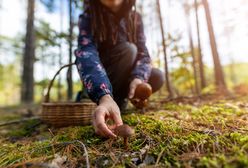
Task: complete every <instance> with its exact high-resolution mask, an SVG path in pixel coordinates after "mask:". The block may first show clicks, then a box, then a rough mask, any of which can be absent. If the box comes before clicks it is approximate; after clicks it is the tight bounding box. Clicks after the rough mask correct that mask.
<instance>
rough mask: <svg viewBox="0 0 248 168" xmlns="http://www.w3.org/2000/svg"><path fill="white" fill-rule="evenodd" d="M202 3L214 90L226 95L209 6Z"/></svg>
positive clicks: (204, 2)
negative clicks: (212, 66) (212, 64)
mask: <svg viewBox="0 0 248 168" xmlns="http://www.w3.org/2000/svg"><path fill="white" fill-rule="evenodd" d="M202 2H203V6H204V9H205V14H206V20H207V26H208V32H209V39H210V45H211V49H212V56H213V60H214V73H215V84H216V88H217V89H218V90H217V91H218V92H220V93H223V94H226V93H227V92H228V90H227V87H226V82H225V78H224V74H223V70H222V66H221V63H220V58H219V54H218V50H217V44H216V40H215V34H214V29H213V23H212V18H211V13H210V9H209V4H208V1H207V0H202Z"/></svg>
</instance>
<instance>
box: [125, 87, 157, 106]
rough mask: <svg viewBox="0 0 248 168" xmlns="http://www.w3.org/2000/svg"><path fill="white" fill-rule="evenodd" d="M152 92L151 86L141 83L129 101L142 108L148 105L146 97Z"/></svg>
mask: <svg viewBox="0 0 248 168" xmlns="http://www.w3.org/2000/svg"><path fill="white" fill-rule="evenodd" d="M151 94H152V87H151V85H150V84H148V83H141V84H139V85H138V86H137V88H136V89H135V93H134V97H133V98H132V99H131V100H130V101H131V103H132V104H133V105H134V106H135V107H136V108H138V109H144V107H146V106H147V105H148V101H147V99H148V98H149V97H150V96H151Z"/></svg>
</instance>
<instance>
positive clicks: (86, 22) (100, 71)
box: [75, 13, 113, 104]
mask: <svg viewBox="0 0 248 168" xmlns="http://www.w3.org/2000/svg"><path fill="white" fill-rule="evenodd" d="M78 27H79V35H78V47H77V49H76V50H75V56H76V65H77V69H78V72H79V76H80V79H81V81H82V83H83V85H84V88H85V89H86V90H87V93H88V95H89V97H90V99H91V100H92V101H93V102H95V103H97V104H99V100H100V98H101V97H102V96H104V95H106V94H110V95H111V96H112V97H113V95H112V86H111V83H110V81H109V79H108V76H107V74H106V71H105V69H104V67H103V65H102V63H101V61H100V58H99V53H98V51H97V47H96V44H95V43H94V39H93V36H92V33H91V24H90V16H89V14H87V13H84V14H82V15H80V16H79V21H78Z"/></svg>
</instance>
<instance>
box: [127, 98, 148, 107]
mask: <svg viewBox="0 0 248 168" xmlns="http://www.w3.org/2000/svg"><path fill="white" fill-rule="evenodd" d="M131 103H132V104H133V105H134V106H135V107H136V108H137V109H143V108H145V107H146V106H147V105H148V101H147V99H145V100H141V99H136V98H135V99H131Z"/></svg>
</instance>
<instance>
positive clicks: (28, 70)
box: [21, 0, 35, 103]
mask: <svg viewBox="0 0 248 168" xmlns="http://www.w3.org/2000/svg"><path fill="white" fill-rule="evenodd" d="M34 9H35V0H28V8H27V25H26V37H25V48H24V55H23V73H22V87H21V102H23V103H32V102H33V99H34V76H33V74H34V59H35V28H34Z"/></svg>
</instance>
